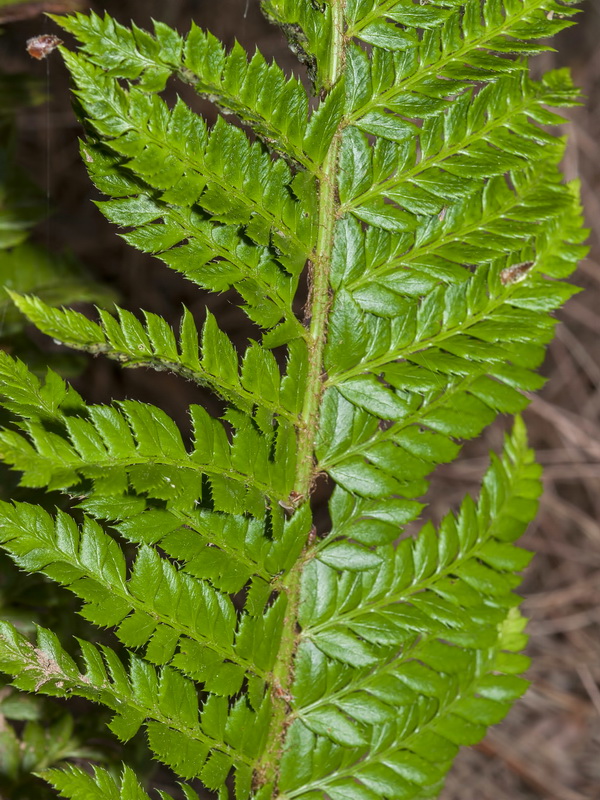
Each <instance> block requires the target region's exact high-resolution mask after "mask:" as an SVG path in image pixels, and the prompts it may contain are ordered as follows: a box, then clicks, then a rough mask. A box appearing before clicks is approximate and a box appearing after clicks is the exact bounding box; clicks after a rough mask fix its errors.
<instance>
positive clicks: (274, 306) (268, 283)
mask: <svg viewBox="0 0 600 800" xmlns="http://www.w3.org/2000/svg"><path fill="white" fill-rule="evenodd" d="M65 57H66V58H67V60H68V63H69V68H70V70H71V72H72V74H73V76H74V78H75V80H76V82H77V86H78V93H79V95H80V98H81V103H82V108H83V111H84V113H85V115H86V119H87V120H88V122H89V123H90V125H92V126H93V128H94V130H95V131H96V133H97V135H100V136H101V137H102V141H103V145H104V146H105V147H106V146H108V147H109V148H110V151H112V153H114V154H115V156H116V159H106V158H102V155H100V162H99V164H98V165H97V167H96V169H98V170H99V172H100V175H101V178H102V179H103V180H102V182H101V183H99V188H101V189H103V190H104V189H109V191H110V193H111V194H113V196H116V197H117V198H118V199H115V200H112V201H106V202H104V203H101V204H100V208H101V210H102V211H103V213H104V214H105V215H106V216H107V217H108V218H109V219H110V220H111V221H113V222H116V223H117V224H119V225H128V226H132V227H133V228H134V230H132V231H131V232H130V233H127V234H123V238H125V239H126V241H128V242H129V243H130V244H132V245H133V246H135V247H137V248H139V249H141V250H143V251H145V252H148V253H153V254H155V253H160V254H162V256H161V257H162V259H163V260H164V261H165V262H166V263H167V264H169V266H172V267H173V268H175V269H179V270H180V271H183V272H184V274H185V275H186V277H188V278H190V279H191V280H195V281H196V282H198V283H200V285H203V286H206V287H207V288H210V289H212V290H214V291H220V290H222V289H224V288H228V287H229V286H230V285H232V284H238V285H237V288H238V290H239V291H240V286H243V285H244V282H245V283H246V284H247V286H246V287H245V289H242V290H241V293H242V296H244V298H245V299H246V300H247V301H249V306H250V307H251V308H254V313H253V314H251V316H252V318H253V319H254V320H255V321H256V322H259V324H261V325H262V326H264V327H274V326H275V325H276V324H277V323H278V322H280V321H281V320H282V319H283V320H284V321H286V322H287V323H288V325H290V326H293V325H294V323H295V335H301V334H302V329H301V326H299V325H298V324H297V322H296V321H295V318H292V317H291V312H290V306H291V301H292V298H293V296H294V294H295V290H296V286H297V279H298V275H299V273H300V272H301V270H302V268H303V266H304V263H305V261H306V259H307V258H308V257H310V253H311V250H312V247H313V246H314V238H315V232H314V214H312V213H311V211H312V210H313V207H314V193H315V192H314V186H311V184H310V182H309V181H306V180H303V181H300V180H295V181H293V182H292V175H291V173H290V171H289V168H288V167H287V165H286V164H285V162H284V161H282V160H279V161H276V162H272V161H271V159H270V158H269V156H268V154H267V153H265V152H263V151H262V148H261V147H260V145H259V144H251V143H250V142H249V140H248V138H247V136H246V135H245V134H244V133H243V132H242V131H241V130H240V129H239V128H236V127H234V126H233V125H231V124H229V123H226V122H225V121H224V120H223V119H222V118H221V119H220V121H219V122H218V123H217V125H216V126H215V127H214V128H213V130H212V131H211V132H210V133H209V132H208V131H207V128H206V125H205V124H204V122H203V121H202V120H201V118H200V117H198V116H197V115H195V114H193V113H192V112H191V111H190V110H189V109H188V107H187V106H186V105H185V104H184V103H183V102H182V101H178V102H177V103H176V105H175V107H174V108H173V110H170V109H169V108H168V106H167V105H166V103H165V102H164V101H163V100H162V99H161V98H159V97H158V96H157V95H149V94H147V93H145V92H144V91H142V90H141V89H139V88H138V87H130V88H129V90H127V91H126V90H125V89H123V88H122V87H121V86H120V85H119V83H118V81H117V79H115V78H111V77H110V76H108V75H107V74H106V73H105V72H104V71H102V70H101V69H99V68H97V67H95V66H94V65H91V64H89V63H87V62H86V61H84V60H83V59H82V58H81V57H77V56H74V55H71V54H67V55H66V56H65ZM93 98H96V99H93ZM98 98H101V99H98ZM322 127H323V126H322V125H320V126H319V133H320V134H321V133H322V130H321V129H322ZM320 146H325V147H326V146H327V143H326V140H325V142H323V141H321V143H320ZM86 152H87V153H88V156H87V157H88V159H91V161H90V162H89V163H91V164H94V161H95V159H96V157H97V156H96V153H95V151H94V150H92V146H91V145H89V144H88V145H87V146H86ZM115 171H116V172H117V174H120V173H122V172H125V174H126V175H127V174H134V175H136V179H137V181H138V185H137V187H136V188H137V191H136V189H135V188H134V187H133V186H132V187H131V189H130V190H129V191H127V190H126V189H125V190H117V191H115V187H112V191H111V190H110V187H109V186H108V185H107V175H106V174H105V175H103V174H102V173H103V172H106V173H108V174H109V175H110V174H111V173H113V172H115ZM140 179H141V180H142V181H143V185H142V186H140V185H139V181H140ZM294 191H295V192H296V194H295V195H294V193H293V192H294ZM123 194H125V195H129V196H123ZM159 220H161V221H159ZM239 226H244V232H245V234H246V237H247V238H246V241H245V242H242V241H240V238H239V236H238V235H237V229H238V228H239ZM177 245H179V246H177ZM271 247H273V248H276V249H277V252H278V256H277V259H275V258H274V257H273V255H272V251H271V249H270V248H271ZM216 256H218V257H219V258H220V259H222V260H219V261H213V259H215V257H216ZM207 262H210V264H211V266H209V267H208V268H207V269H205V270H204V269H202V268H203V267H204V265H205V264H206V263H207ZM252 292H254V293H255V294H258V295H259V296H262V297H261V299H262V306H264V307H262V308H261V306H260V305H259V304H258V302H254V303H253V302H251V300H250V298H252Z"/></svg>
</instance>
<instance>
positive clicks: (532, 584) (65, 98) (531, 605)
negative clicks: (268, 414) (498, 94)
mask: <svg viewBox="0 0 600 800" xmlns="http://www.w3.org/2000/svg"><path fill="white" fill-rule="evenodd" d="M75 4H76V2H75V0H63V2H60V0H58V1H57V2H56V3H50V2H49V3H47V4H46V6H54V7H55V8H56V9H59V8H60V7H62V8H65V7H69V6H71V7H72V6H74V5H75ZM40 5H43V3H35V2H31V3H29V4H26V5H25V6H21V8H20V12H19V13H17V14H11V13H10V9H11V6H10V3H7V0H4V2H0V26H1V28H2V35H1V37H0V73H1V74H2V75H7V74H8V75H11V76H15V75H17V74H20V75H22V76H24V77H22V78H19V81H21V83H19V84H17V83H16V82H15V80H11V81H10V82H2V78H0V90H1V91H0V115H1V116H0V131H1V132H2V135H3V137H4V140H3V141H4V145H5V150H6V153H8V154H9V156H10V158H5V159H4V161H7V163H8V162H10V163H11V164H12V165H13V167H14V165H15V164H16V165H17V167H18V169H19V170H20V171H19V172H18V174H17V175H12V177H11V178H10V179H11V180H13V182H16V184H18V186H21V187H23V186H24V185H25V183H26V178H25V176H28V180H29V181H31V182H32V184H33V185H32V186H29V184H28V186H29V188H28V192H25V194H24V196H22V197H21V196H19V202H20V204H21V208H22V209H23V208H25V209H26V210H27V213H26V216H27V214H28V215H29V216H27V220H28V222H27V224H26V225H25V226H21V228H19V230H20V233H19V234H17V239H16V240H14V241H13V240H12V239H11V240H10V242H12V244H10V242H9V244H10V246H11V247H13V246H14V245H15V244H16V243H18V245H19V246H20V247H27V248H30V250H29V251H28V252H29V255H28V256H27V258H28V259H29V261H28V260H27V259H24V258H23V257H21V259H20V261H18V262H15V260H14V259H12V261H11V258H10V256H9V255H5V257H4V261H3V260H2V257H0V270H1V269H2V265H3V264H4V266H5V268H6V269H7V270H8V271H9V273H10V270H11V269H12V273H10V274H11V275H12V278H11V280H12V281H13V283H14V284H15V285H17V284H19V281H21V283H20V284H19V285H23V281H24V280H25V278H24V273H25V267H24V266H23V265H24V264H29V265H30V266H28V267H27V270H29V271H30V274H29V273H28V275H27V280H29V281H30V283H29V284H26V285H25V286H24V287H23V288H25V290H28V288H29V286H30V285H31V286H32V285H34V284H35V282H36V281H37V283H38V284H40V283H42V284H43V287H42V288H43V290H44V291H45V292H46V294H47V296H50V297H51V296H53V293H54V296H58V297H60V298H61V302H78V301H89V300H92V301H93V302H99V303H107V302H110V301H111V300H116V299H118V301H119V303H120V305H122V306H124V307H126V308H130V309H132V310H137V309H139V308H140V307H142V308H144V309H147V310H150V311H154V312H156V313H159V314H162V315H163V316H165V317H166V318H167V319H168V320H169V321H170V322H172V323H173V324H177V321H178V319H179V315H180V313H181V304H182V303H185V304H186V305H187V306H188V307H189V308H191V310H192V311H195V312H196V313H197V314H198V315H199V316H200V317H201V316H202V315H203V313H204V308H205V306H206V305H207V304H209V305H210V308H211V310H212V311H213V312H214V313H215V314H217V316H218V318H219V321H220V325H221V326H222V327H223V328H225V329H226V330H227V332H228V333H229V334H230V335H231V336H232V338H234V340H237V341H238V342H239V343H240V344H242V343H243V342H244V341H245V339H246V337H247V335H248V333H249V331H248V327H247V322H246V320H245V317H244V316H243V315H242V314H241V313H240V312H238V310H237V309H236V307H235V305H234V303H233V302H232V298H231V297H230V296H228V295H227V294H224V295H221V296H219V297H210V298H207V297H206V296H203V295H200V294H199V293H198V292H197V290H195V289H194V287H192V285H191V284H186V282H185V281H184V280H183V279H182V278H181V277H180V276H178V275H176V274H174V273H172V272H170V271H169V270H167V269H165V267H164V266H162V265H161V263H160V262H158V261H157V260H153V259H152V258H150V257H149V256H145V255H143V254H141V253H138V252H136V251H134V250H133V249H132V248H130V247H129V246H127V245H126V244H125V243H124V242H123V241H121V239H119V237H118V236H117V235H116V234H115V230H114V229H113V228H111V226H110V225H109V223H108V222H107V221H106V220H105V219H104V218H103V217H102V216H101V214H100V212H99V211H98V210H97V209H96V208H95V206H94V205H93V203H92V202H91V200H92V199H94V197H96V195H95V194H94V191H93V190H92V187H91V184H90V183H89V180H88V178H87V174H86V172H85V169H84V167H83V165H82V163H81V161H80V158H79V153H78V145H77V138H78V136H79V133H80V131H79V126H78V124H77V122H76V120H75V119H74V116H73V113H72V111H71V107H70V98H69V92H68V79H67V76H66V73H65V70H64V69H63V67H62V64H61V61H60V58H59V57H58V56H56V55H55V56H54V57H50V58H49V59H48V60H47V61H42V62H35V61H33V60H32V59H31V58H30V57H29V56H28V55H27V54H26V52H25V42H26V40H27V39H28V38H29V37H30V36H34V35H38V34H43V33H48V34H51V33H59V31H57V30H56V28H55V26H54V24H53V23H52V22H51V21H50V20H48V19H45V18H44V17H41V16H39V15H38V14H36V12H37V11H39V6H40ZM80 5H81V7H91V8H93V9H94V10H96V11H97V12H99V13H100V12H102V11H104V10H106V11H108V12H109V13H110V14H111V15H112V16H114V17H115V18H116V19H117V20H119V21H122V22H124V23H127V22H129V20H130V19H133V20H134V21H135V22H136V23H137V24H138V25H141V26H148V24H149V22H150V19H151V18H156V19H160V20H162V21H164V22H166V23H168V24H170V25H172V26H174V27H176V28H178V30H179V31H180V32H182V33H184V32H186V31H187V29H188V27H189V24H190V20H192V19H193V20H194V21H195V22H196V23H197V24H199V25H201V26H202V27H206V28H208V29H210V30H211V31H212V32H213V33H214V34H215V35H217V36H218V37H220V38H221V39H222V40H223V41H224V42H225V43H226V44H232V43H233V40H234V38H237V39H239V41H240V42H241V43H242V44H243V45H244V46H246V47H247V48H248V49H249V50H251V51H252V50H253V49H254V47H255V46H258V47H259V48H260V49H261V50H262V52H263V53H264V54H265V55H266V56H267V57H273V58H275V59H276V60H277V61H278V62H279V63H280V64H281V65H282V66H284V67H285V68H287V69H290V70H291V69H297V63H296V61H295V59H294V58H293V56H292V55H291V53H290V52H289V51H288V49H287V47H286V44H285V40H284V39H283V37H282V36H281V35H280V33H279V31H278V30H276V29H274V28H271V27H269V26H268V25H267V23H266V22H265V20H264V19H263V18H262V16H261V14H260V11H259V8H258V0H218V2H211V1H210V0H102V1H101V2H92V3H88V2H81V4H80ZM581 8H582V13H581V15H580V17H579V20H578V22H579V24H578V25H577V26H576V27H574V28H572V29H570V30H568V31H566V32H564V33H563V35H562V36H560V37H559V39H558V41H557V42H556V43H555V46H556V52H553V53H548V54H545V55H544V56H543V57H541V58H539V59H538V60H537V62H536V63H535V64H534V70H536V71H538V72H539V71H541V70H546V69H550V68H555V67H562V66H569V67H570V68H571V69H572V71H573V75H574V79H575V82H576V83H577V84H578V85H579V86H581V87H582V91H583V98H584V105H582V107H581V108H578V109H575V110H574V111H572V112H571V113H570V117H571V124H570V125H568V126H565V133H567V132H568V134H569V136H570V144H569V147H568V150H567V154H566V157H565V162H564V170H565V174H566V176H567V177H568V178H569V179H573V178H578V179H579V180H580V181H581V184H582V192H583V200H584V205H585V208H586V214H587V220H588V225H589V227H590V244H591V248H592V249H591V253H590V255H589V257H588V258H587V259H586V261H585V262H584V263H583V264H582V265H581V267H580V269H579V271H578V272H577V273H576V275H575V277H574V279H573V282H575V283H576V284H577V285H578V286H580V287H582V288H583V289H585V292H582V293H581V294H580V295H578V296H576V297H575V298H573V299H572V300H570V301H569V303H568V304H567V306H566V308H565V309H564V312H562V313H561V315H560V320H561V321H560V324H559V326H558V328H557V336H556V339H555V341H554V343H553V344H552V346H551V347H550V351H549V355H548V358H547V360H546V364H545V367H544V372H545V375H546V376H547V378H548V382H547V384H546V386H545V388H544V390H543V391H542V392H541V393H540V395H539V396H538V397H536V398H535V399H534V400H533V402H532V404H531V406H530V408H529V410H528V411H527V412H526V420H527V423H528V426H529V430H530V436H531V441H532V445H533V446H534V447H535V448H536V450H537V452H538V458H539V459H540V461H541V462H542V464H543V465H544V467H545V488H546V491H545V495H544V498H543V501H542V509H541V512H540V514H539V516H538V519H537V521H536V523H535V524H534V525H532V526H531V527H530V529H529V531H528V533H527V535H526V538H525V541H524V542H523V544H524V546H525V547H528V548H530V549H533V550H535V551H536V552H537V557H536V558H535V559H534V561H533V563H532V565H531V567H530V568H529V569H528V570H527V572H526V574H525V580H524V585H523V594H524V596H525V612H526V614H527V615H528V616H529V617H530V619H531V622H530V625H529V628H528V631H529V634H530V643H529V655H530V656H531V657H532V659H533V663H532V667H531V670H530V672H529V678H530V680H531V682H532V684H531V688H530V689H529V691H528V693H527V695H526V696H525V698H524V699H523V700H522V701H521V702H520V703H519V704H518V705H517V707H516V708H515V709H514V710H513V711H512V713H511V715H510V717H509V718H508V719H507V720H506V722H505V723H503V724H502V725H500V726H498V727H496V728H494V729H493V731H492V732H491V733H490V735H489V736H488V737H487V739H486V740H485V741H484V742H483V743H482V744H481V745H479V746H477V747H475V748H472V749H467V750H464V751H463V753H462V755H461V756H460V757H459V759H458V761H457V762H456V765H455V767H454V769H453V772H452V774H451V775H450V778H449V780H448V784H447V787H446V789H445V792H444V794H443V800H597V798H600V636H599V632H600V522H599V520H600V338H599V334H600V4H599V3H598V2H597V0H587V2H583V3H582V4H581ZM44 97H47V101H46V102H44ZM184 97H185V99H186V100H188V102H190V103H191V104H192V105H193V106H194V108H195V109H196V110H198V111H199V112H201V113H204V114H205V115H206V116H207V117H208V118H209V119H214V111H213V109H212V108H210V106H207V105H206V104H204V103H203V102H202V101H200V100H198V98H196V97H194V96H193V95H191V94H190V95H188V94H185V93H184ZM6 108H9V111H7V110H6ZM15 109H16V117H15V115H14V112H15ZM4 145H3V146H4ZM0 162H2V163H1V164H0V169H2V170H4V171H5V172H6V170H8V172H10V169H12V168H13V167H11V168H9V167H8V166H7V164H5V163H3V157H2V155H0ZM3 174H4V173H3ZM9 177H10V176H9ZM36 186H37V189H36V188H35V187H36ZM6 202H7V201H6V198H5V197H4V196H3V195H2V192H1V191H0V220H1V219H3V217H2V215H3V214H4V213H5V209H3V203H4V204H5V203H6ZM34 223H37V224H35V225H34ZM0 227H1V226H0ZM5 227H7V226H5ZM8 228H10V225H9V226H8ZM11 230H12V229H11ZM2 235H4V234H3V233H2V232H0V250H1V248H2V246H3V245H2ZM10 235H11V236H13V235H14V234H13V233H11V234H10ZM5 244H6V242H5ZM31 248H34V250H31ZM36 248H37V249H36ZM42 250H43V251H44V252H45V253H49V255H47V256H44V257H40V255H39V253H40V252H41V251H42ZM36 253H37V256H36ZM48 259H50V262H51V263H48ZM44 264H46V266H44ZM57 265H58V266H57ZM44 269H46V270H47V272H48V275H46V273H44ZM56 270H58V272H59V274H60V281H59V285H58V286H55V285H54V284H53V283H52V280H53V278H52V276H53V275H54V276H56V274H57V273H56ZM61 270H62V272H61ZM48 276H50V277H48ZM3 282H4V279H3ZM11 315H12V312H11V311H10V309H9V307H8V305H6V304H5V303H4V300H3V299H0V345H1V346H4V347H6V348H8V349H10V350H11V351H16V352H17V353H20V352H26V353H30V352H34V351H35V352H39V348H41V352H42V356H41V360H42V361H44V360H46V361H53V362H57V363H60V362H61V359H62V360H63V361H64V366H65V369H66V370H67V371H70V372H71V373H72V374H73V376H74V377H73V380H74V381H75V383H76V385H77V386H78V388H80V390H82V391H84V393H85V396H86V398H87V399H88V400H90V401H93V402H107V401H109V400H110V399H111V398H117V399H118V398H123V397H135V398H139V399H143V400H145V401H147V402H152V403H157V404H158V405H161V406H162V407H163V408H164V409H165V410H166V411H167V412H169V413H170V414H172V415H173V416H174V417H175V418H176V419H178V421H180V422H181V424H182V425H183V426H185V424H186V423H185V415H184V413H183V412H184V409H185V408H186V407H187V405H188V404H189V403H190V402H197V401H198V394H197V391H196V390H195V389H194V388H193V387H192V386H191V385H189V384H185V383H183V382H181V381H179V380H177V379H174V378H171V377H169V376H166V375H163V374H161V373H154V372H153V373H150V372H145V371H143V370H137V371H135V370H119V368H118V367H117V366H116V365H115V364H114V363H112V362H109V361H106V360H99V359H96V360H89V361H88V360H81V361H76V362H75V361H72V360H71V359H70V357H65V355H64V353H62V352H61V351H60V349H59V348H57V347H56V345H53V343H52V342H50V341H49V340H47V339H45V338H44V337H41V336H40V335H39V334H36V333H35V331H33V330H31V329H28V328H27V329H23V328H22V325H20V323H19V321H18V320H15V319H14V318H13V317H12V316H11ZM31 357H32V358H35V356H33V355H32V356H31ZM505 424H506V423H505V422H503V421H502V420H500V421H499V423H498V424H497V425H494V426H492V428H491V429H490V430H489V431H488V432H487V434H486V437H485V439H484V440H483V441H480V442H477V443H473V444H470V445H469V446H468V447H466V448H465V451H464V455H463V457H462V459H461V460H460V461H458V462H457V463H455V464H453V465H450V466H448V467H445V468H444V469H443V470H440V471H439V474H437V475H436V477H435V479H434V483H433V485H432V491H431V492H430V499H431V513H432V514H433V515H434V516H439V515H440V513H441V512H443V511H445V510H446V509H448V508H449V507H456V506H457V505H458V502H459V500H460V498H461V497H462V496H463V495H464V493H465V492H468V491H471V492H475V491H476V489H477V484H478V481H479V478H480V476H481V474H482V472H483V470H484V468H485V464H486V453H487V451H488V450H489V449H490V448H491V447H494V448H497V447H498V446H499V444H500V442H501V437H502V431H503V429H504V426H505ZM1 566H2V565H1V564H0V569H1ZM6 581H7V579H0V605H2V596H3V595H7V594H10V592H8V591H7V589H6V586H7V583H6ZM9 583H10V581H9ZM0 610H1V609H0ZM2 691H4V690H1V689H0V712H2V710H3V709H2V706H1V703H2V698H3V695H2ZM17 719H20V718H19V717H17ZM25 719H27V717H25ZM17 732H19V729H18V726H17ZM19 735H21V734H19ZM11 741H12V740H11ZM6 746H8V745H6ZM2 747H3V745H2V742H1V741H0V797H1V796H2V791H4V792H5V794H6V800H13V798H16V797H21V796H23V797H32V796H36V797H38V794H35V795H34V794H28V793H27V791H29V790H27V791H25V790H22V789H18V788H17V789H14V792H13V793H12V794H11V791H13V790H11V789H10V788H6V786H9V784H8V783H6V785H5V788H4V790H3V789H2V786H3V783H2V777H1V776H2V770H3V769H4V767H5V764H6V753H4V755H3V751H2ZM80 749H81V748H80ZM84 755H85V753H84V752H83V751H82V752H81V753H79V752H78V753H77V754H76V756H75V757H83V756H84ZM3 765H4V766H3ZM15 769H16V768H15ZM13 772H14V770H13ZM14 775H17V772H14ZM15 780H16V778H15ZM13 783H14V781H13ZM10 785H11V786H12V785H13V784H10ZM14 785H15V786H16V785H17V784H14ZM151 785H153V786H156V787H157V788H165V789H169V790H171V789H172V784H171V783H170V778H169V776H168V775H166V774H165V775H163V774H162V772H158V773H156V775H155V776H154V777H153V778H152V779H151ZM23 791H25V794H23V793H22V792H23ZM36 791H37V790H36ZM40 796H41V795H40Z"/></svg>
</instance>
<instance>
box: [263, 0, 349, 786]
mask: <svg viewBox="0 0 600 800" xmlns="http://www.w3.org/2000/svg"><path fill="white" fill-rule="evenodd" d="M345 3H346V0H333V2H332V8H331V13H332V23H333V24H332V39H331V59H330V65H331V67H330V74H329V75H328V76H327V78H328V81H327V83H328V85H330V86H332V87H333V86H335V84H336V83H337V81H338V80H339V79H340V77H341V75H342V72H343V66H344V43H345V38H344V7H345ZM340 127H341V126H340ZM338 154H339V132H338V133H336V135H335V136H334V137H333V140H332V143H331V146H330V148H329V151H328V153H327V156H326V158H325V160H324V162H323V165H322V171H321V173H320V174H321V178H320V187H319V234H318V240H317V247H316V253H315V258H314V261H313V263H312V268H311V274H310V295H309V301H308V315H307V316H308V318H309V319H310V327H309V331H308V347H309V367H308V379H307V383H306V393H305V398H304V406H303V408H302V415H301V423H300V425H299V435H298V471H297V474H296V481H295V485H294V490H295V492H296V496H297V498H298V500H299V501H300V502H308V498H309V495H310V489H311V485H312V482H313V479H314V442H315V438H316V434H317V427H318V423H319V404H320V400H321V395H322V392H323V383H324V377H323V353H324V350H325V341H326V335H327V313H328V310H329V300H330V298H329V273H330V267H331V256H332V252H333V236H334V228H335V220H336V214H337V210H338V206H339V203H338V199H337V189H336V170H337V162H338ZM305 559H306V551H305V553H304V555H303V556H302V557H301V558H300V559H299V560H298V562H297V563H296V565H295V566H294V568H293V569H292V570H291V571H290V573H289V574H288V576H287V577H286V578H285V580H284V583H283V588H284V591H285V592H286V593H287V598H288V605H287V613H286V618H285V624H284V628H283V633H282V638H281V645H280V648H279V653H278V656H277V661H276V663H275V667H274V669H273V680H272V682H271V691H272V697H273V718H272V721H271V727H270V731H269V738H268V745H267V749H266V752H265V754H264V756H263V759H262V761H261V765H260V768H259V772H258V778H259V782H260V783H261V784H263V785H265V784H271V785H272V786H273V790H274V796H275V795H276V794H277V792H276V784H277V768H278V764H279V762H280V760H281V752H282V749H283V744H284V739H285V733H286V730H287V726H288V719H289V717H290V706H289V703H290V700H291V694H290V690H291V686H292V681H293V677H294V675H293V666H292V664H293V657H294V653H295V651H296V647H297V644H298V630H297V629H298V624H297V617H298V604H299V601H300V581H301V577H302V568H303V566H304V563H305Z"/></svg>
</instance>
